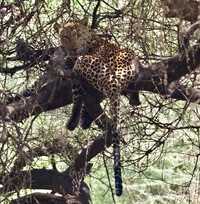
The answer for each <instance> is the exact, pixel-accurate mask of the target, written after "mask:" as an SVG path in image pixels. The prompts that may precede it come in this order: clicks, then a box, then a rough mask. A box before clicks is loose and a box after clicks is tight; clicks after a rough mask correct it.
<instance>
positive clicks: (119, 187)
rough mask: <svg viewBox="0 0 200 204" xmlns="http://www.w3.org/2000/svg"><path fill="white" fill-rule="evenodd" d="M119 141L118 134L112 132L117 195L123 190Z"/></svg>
mask: <svg viewBox="0 0 200 204" xmlns="http://www.w3.org/2000/svg"><path fill="white" fill-rule="evenodd" d="M119 143H120V141H119V134H118V133H117V132H115V133H114V134H113V155H114V175H115V192H116V195H117V196H120V195H121V194H122V191H123V186H122V176H121V162H120V146H119Z"/></svg>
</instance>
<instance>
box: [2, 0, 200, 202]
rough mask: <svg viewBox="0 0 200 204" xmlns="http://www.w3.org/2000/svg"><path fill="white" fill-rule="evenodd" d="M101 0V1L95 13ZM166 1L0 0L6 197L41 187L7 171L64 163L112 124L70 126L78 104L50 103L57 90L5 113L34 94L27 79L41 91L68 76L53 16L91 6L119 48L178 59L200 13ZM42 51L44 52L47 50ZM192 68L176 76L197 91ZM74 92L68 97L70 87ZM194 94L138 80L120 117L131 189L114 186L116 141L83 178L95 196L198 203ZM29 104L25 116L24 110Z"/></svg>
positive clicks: (60, 18)
mask: <svg viewBox="0 0 200 204" xmlns="http://www.w3.org/2000/svg"><path fill="white" fill-rule="evenodd" d="M98 2H100V6H99V7H98V8H97V9H98V10H97V13H95V7H96V5H97V3H98ZM165 10H166V6H165V5H163V1H155V0H148V1H138V0H134V1H132V0H130V1H122V0H120V1H113V0H109V1H103V0H99V1H95V0H94V1H89V0H75V1H70V0H68V1H57V0H53V1H51V0H43V1H42V0H35V1H21V0H12V1H11V0H10V1H4V0H3V1H2V3H0V21H1V24H0V34H1V35H0V72H1V76H0V97H1V100H0V116H1V121H2V122H1V124H0V131H1V135H2V136H1V138H0V141H1V144H0V148H1V155H0V183H1V188H0V194H1V197H0V201H1V202H2V203H9V202H11V200H14V199H17V198H19V197H22V196H24V195H26V194H31V193H32V192H35V191H34V189H32V187H31V185H30V186H29V188H26V189H23V188H18V184H14V187H13V189H11V190H9V185H10V183H9V182H11V183H12V180H9V181H8V180H6V176H7V175H10V174H9V173H16V174H17V173H18V174H19V173H20V172H21V171H22V170H24V171H27V172H29V173H30V174H31V173H32V170H33V169H43V168H44V169H55V165H56V167H57V169H58V171H60V172H65V170H66V169H68V167H70V166H71V165H72V164H74V162H75V159H76V157H77V155H78V154H80V153H82V152H83V150H84V148H85V149H86V150H87V147H89V146H90V145H91V144H93V142H94V141H96V139H98V138H99V137H102V135H104V133H105V131H102V130H101V129H100V127H99V125H98V124H95V123H93V124H92V126H91V127H90V128H89V129H87V130H82V129H80V128H76V130H75V131H73V132H70V131H68V130H66V128H65V123H66V121H67V119H68V118H69V116H70V112H71V106H70V105H68V106H65V107H63V106H62V107H57V108H56V109H55V108H54V107H56V105H55V104H54V105H55V106H53V105H52V104H53V102H52V104H51V103H50V102H51V100H52V101H53V99H52V98H53V97H55V98H56V97H57V95H56V96H54V93H52V94H50V97H49V98H45V99H44V100H45V102H46V101H50V102H49V103H50V105H49V106H47V107H45V108H46V109H45V108H44V110H42V111H41V110H36V111H35V109H34V108H33V109H31V110H32V112H28V113H27V114H28V115H27V114H26V116H25V117H24V118H22V119H23V120H20V119H19V120H18V119H16V117H17V116H16V115H14V116H13V118H12V119H11V120H9V119H8V118H5V117H4V116H5V112H6V111H5V110H7V109H6V108H8V107H10V108H12V107H13V106H12V105H13V104H17V103H18V102H20V103H22V102H24V104H25V103H27V102H28V101H29V99H32V98H31V97H32V95H34V94H35V92H34V93H32V92H31V94H29V95H26V93H27V91H29V89H28V88H30V87H34V88H35V87H36V88H35V89H36V94H37V91H38V93H39V91H40V90H43V89H45V93H46V92H48V91H49V90H48V88H46V87H47V86H46V84H50V83H54V82H55V81H56V80H57V81H56V85H55V86H57V84H58V83H60V81H62V80H63V81H65V80H66V79H63V78H62V77H60V76H57V75H56V74H55V73H53V74H52V73H51V71H52V70H51V60H52V58H51V56H52V55H53V53H54V51H55V50H53V51H52V49H55V48H56V47H58V46H59V39H58V35H57V33H56V31H55V30H54V24H55V23H62V24H63V23H65V22H66V21H67V20H69V19H81V18H82V17H83V16H85V15H87V16H89V19H90V24H91V25H93V27H94V28H95V29H96V32H97V34H98V35H100V36H103V37H104V38H107V39H109V40H111V41H112V42H114V43H116V44H118V45H120V46H121V47H129V48H131V49H133V50H134V51H135V53H136V55H137V56H138V59H139V63H140V64H141V65H143V66H145V65H149V64H150V65H151V64H153V63H158V62H160V61H162V60H167V59H169V58H170V57H174V56H175V55H176V54H177V53H178V54H180V59H179V61H181V60H182V59H183V55H184V54H185V53H186V54H185V55H186V56H187V54H188V53H189V51H188V50H189V49H190V48H191V47H192V46H194V45H196V44H198V43H199V32H198V31H199V30H198V29H197V30H195V31H194V33H192V37H191V39H190V43H189V45H188V47H185V50H184V51H183V50H182V49H180V47H181V45H182V41H181V40H183V37H184V34H185V33H186V31H187V29H188V28H190V26H191V24H192V23H193V22H187V21H185V20H184V19H183V20H180V19H179V18H173V19H171V18H166V17H165ZM186 34H187V33H186ZM20 39H21V40H22V41H19V40H20ZM180 39H181V40H180ZM22 42H24V43H25V47H23V49H22V48H20V46H21V45H22ZM44 51H46V52H44ZM40 52H42V54H43V55H42V56H45V57H46V58H45V57H41V55H40V54H39V53H40ZM46 53H47V54H46ZM183 53H184V54H183ZM46 55H48V56H46ZM188 55H189V54H188ZM181 57H182V58H181ZM187 57H188V59H189V56H187ZM160 69H161V70H162V67H160ZM187 69H188V70H189V69H190V67H189V66H188V68H187ZM188 72H189V74H188V73H187V74H184V75H182V76H181V78H180V79H179V82H180V84H181V85H183V86H186V87H187V90H188V92H187V93H189V94H188V95H190V92H189V91H190V90H191V89H189V88H191V87H192V88H194V89H195V90H198V88H199V75H198V74H199V70H198V69H195V70H192V71H188ZM49 73H50V74H49ZM152 78H153V77H152ZM45 80H46V81H45ZM162 80H163V81H164V79H162ZM162 80H161V81H162ZM41 81H42V82H41ZM44 81H45V83H44ZM152 81H153V80H152ZM34 82H36V83H35V84H34ZM40 82H41V84H40ZM163 83H164V82H163ZM180 84H179V85H180ZM53 88H55V87H54V86H53ZM52 90H54V89H52ZM52 92H53V91H52ZM55 92H56V91H55ZM163 92H164V91H163ZM28 93H29V92H28ZM198 93H199V92H198ZM56 94H57V92H56ZM62 94H63V95H64V93H62ZM62 94H61V95H62ZM67 94H68V95H69V98H70V93H67ZM63 97H64V96H63ZM191 97H192V94H191ZM38 98H39V97H38ZM187 99H188V100H186V99H184V100H182V98H181V100H179V99H174V98H173V97H172V96H171V95H167V94H163V93H162V92H161V91H160V89H159V90H158V91H155V90H152V91H149V90H145V89H141V90H140V100H141V105H139V106H130V104H129V103H128V100H127V97H125V96H123V97H122V99H121V101H122V107H121V118H120V120H121V125H122V136H123V140H124V141H122V145H121V148H122V166H123V171H122V175H123V183H124V193H123V195H122V196H121V197H120V198H116V197H115V196H114V195H113V186H114V185H113V184H114V178H113V169H112V148H110V147H109V148H106V149H105V150H104V151H101V153H100V154H97V155H96V156H95V157H93V158H92V160H91V161H90V162H91V163H93V167H92V169H91V171H90V173H89V174H87V176H86V178H85V182H86V183H87V184H88V185H89V188H90V191H91V193H90V195H91V197H92V201H93V203H94V204H100V203H113V202H115V203H125V204H126V203H127V204H129V203H140V204H147V203H152V204H153V203H155V204H156V203H160V204H162V203H163V204H164V203H193V204H197V203H199V202H200V197H199V167H200V166H199V161H198V160H199V147H200V144H199V142H200V137H199V136H200V135H199V127H200V126H199V95H198V96H195V103H191V102H194V100H193V101H190V98H189V97H188V98H187ZM69 100H70V99H69ZM45 102H44V104H45ZM108 103H109V102H108V101H107V100H106V99H105V100H104V101H103V102H101V106H102V107H103V109H104V110H105V113H106V114H107V116H108V117H109V116H110V113H109V107H108V106H109V105H108ZM31 104H34V103H31ZM51 105H52V106H51ZM28 106H31V105H28ZM35 106H36V105H35ZM39 106H42V105H41V104H39ZM42 108H43V107H42ZM22 110H23V109H22ZM22 110H20V111H21V112H20V113H21V115H23V114H24V112H23V111H22ZM37 111H38V112H37ZM41 112H43V113H41ZM29 116H30V117H29ZM19 118H20V117H19ZM104 136H105V135H104ZM60 144H61V145H60ZM56 145H58V146H56ZM59 145H60V146H59ZM110 183H111V186H110ZM15 185H16V186H15ZM27 189H30V190H27ZM50 189H51V188H50ZM45 190H46V189H45ZM51 190H52V189H51ZM36 192H38V189H37V190H36ZM30 203H31V201H30Z"/></svg>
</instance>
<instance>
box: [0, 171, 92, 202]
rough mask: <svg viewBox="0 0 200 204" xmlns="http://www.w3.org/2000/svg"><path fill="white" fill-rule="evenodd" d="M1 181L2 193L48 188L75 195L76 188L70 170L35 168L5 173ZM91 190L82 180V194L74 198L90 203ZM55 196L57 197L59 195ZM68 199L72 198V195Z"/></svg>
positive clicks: (0, 178)
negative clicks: (59, 170) (61, 171)
mask: <svg viewBox="0 0 200 204" xmlns="http://www.w3.org/2000/svg"><path fill="white" fill-rule="evenodd" d="M0 183H1V184H3V188H1V189H0V190H1V194H2V193H8V192H10V191H12V190H16V191H19V190H21V189H46V190H52V191H53V192H57V193H59V194H61V195H67V194H69V195H72V196H73V188H74V186H73V185H74V184H73V177H72V176H71V175H70V174H69V171H65V172H64V173H60V172H58V171H57V170H46V169H34V170H31V171H29V172H27V171H20V173H19V174H17V173H16V174H10V175H4V176H1V177H0ZM89 192H90V191H89V188H88V186H87V184H86V183H85V182H83V181H82V182H81V186H80V194H79V195H78V196H76V197H74V198H76V199H77V200H79V201H80V202H81V203H86V204H87V203H88V204H89V203H90V202H91V198H90V194H89ZM33 195H34V194H33ZM43 195H44V194H43ZM27 197H28V196H26V197H23V198H20V199H19V200H22V199H25V198H27ZM54 198H55V199H56V198H57V197H54ZM66 198H67V197H66ZM68 199H70V196H69V197H68ZM14 203H15V202H14Z"/></svg>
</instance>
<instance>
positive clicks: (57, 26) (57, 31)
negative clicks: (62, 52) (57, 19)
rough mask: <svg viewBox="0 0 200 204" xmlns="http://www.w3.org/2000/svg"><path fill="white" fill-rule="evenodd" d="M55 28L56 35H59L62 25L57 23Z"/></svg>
mask: <svg viewBox="0 0 200 204" xmlns="http://www.w3.org/2000/svg"><path fill="white" fill-rule="evenodd" d="M53 27H54V29H55V31H56V33H58V34H59V30H60V28H61V25H60V24H59V23H55V24H54V26H53Z"/></svg>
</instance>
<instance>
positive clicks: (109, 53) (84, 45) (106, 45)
mask: <svg viewBox="0 0 200 204" xmlns="http://www.w3.org/2000/svg"><path fill="white" fill-rule="evenodd" d="M59 34H60V38H61V44H62V46H63V47H64V49H65V50H66V52H67V54H68V55H75V56H77V60H76V63H75V65H74V68H73V72H74V75H75V78H74V81H73V99H74V107H73V110H72V116H71V119H70V121H69V123H68V125H67V127H68V129H71V130H73V129H74V128H75V127H76V126H77V125H78V121H79V116H80V110H81V107H82V99H81V98H82V96H83V94H84V88H83V86H82V85H81V83H80V78H81V77H84V78H85V79H87V81H88V82H89V83H90V84H91V85H92V86H93V87H94V88H96V89H97V90H98V91H100V92H102V93H103V94H104V95H105V96H107V97H109V99H110V110H111V117H112V136H113V155H114V175H115V190H116V195H118V196H120V195H121V194H122V178H121V163H120V122H119V111H120V110H119V108H120V93H121V91H123V90H124V89H126V88H127V86H128V84H129V83H130V82H131V81H132V80H133V79H134V77H135V76H136V75H137V73H138V65H137V62H136V57H135V55H134V53H133V51H132V50H130V49H121V48H119V46H118V45H116V44H113V43H110V42H108V41H106V40H102V39H100V38H98V37H97V36H96V35H95V33H94V31H92V30H91V29H90V28H88V27H87V21H86V20H85V19H84V20H82V21H79V22H76V21H70V22H68V23H67V24H66V25H65V26H64V27H62V28H61V29H60V32H59Z"/></svg>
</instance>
